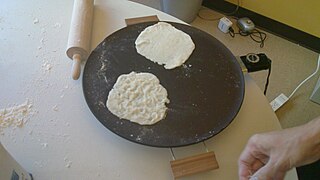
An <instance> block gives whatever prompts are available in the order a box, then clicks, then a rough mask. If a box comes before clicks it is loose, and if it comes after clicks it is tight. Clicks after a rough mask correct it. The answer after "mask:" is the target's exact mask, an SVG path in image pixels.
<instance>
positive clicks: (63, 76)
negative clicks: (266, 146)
mask: <svg viewBox="0 0 320 180" xmlns="http://www.w3.org/2000/svg"><path fill="white" fill-rule="evenodd" d="M72 7H73V2H72V1H64V0H57V1H41V0H28V1H26V0H15V1H11V0H3V1H2V2H1V6H0V42H1V43H0V82H1V87H0V109H3V108H8V107H10V106H12V105H14V104H16V105H18V104H22V103H23V102H25V100H26V99H29V101H30V102H31V103H32V104H33V107H32V110H33V111H34V112H35V113H34V115H32V116H31V117H29V119H28V121H27V123H26V124H24V125H23V127H22V128H18V127H16V128H12V127H11V128H5V129H4V130H3V131H2V133H1V135H0V141H1V143H2V144H3V145H4V146H5V147H6V149H7V150H8V151H9V152H10V153H11V154H12V155H13V156H14V157H15V159H16V160H17V161H18V162H19V163H20V164H21V165H22V166H23V167H24V168H25V169H26V170H27V171H29V172H31V173H32V174H33V176H34V178H35V179H36V180H37V179H113V180H114V179H139V180H140V179H159V180H163V179H172V173H171V170H170V164H169V161H170V160H171V154H170V151H169V149H166V148H153V147H147V146H143V145H138V144H134V143H132V142H129V141H127V140H125V139H122V138H121V137H118V136H117V135H115V134H113V133H112V132H110V131H109V130H107V129H106V128H105V127H104V126H103V125H102V124H101V123H100V122H99V121H98V120H96V118H95V117H94V116H93V114H92V113H91V112H90V110H89V108H88V106H87V104H86V102H85V99H84V96H83V93H82V81H81V77H80V80H78V81H74V80H72V78H71V72H70V71H71V65H72V61H71V60H69V59H68V58H67V56H66V55H65V48H66V46H67V40H68V32H69V24H70V21H71V13H72ZM148 15H157V16H158V17H159V19H160V20H163V21H175V22H181V21H179V20H178V19H176V18H174V17H172V16H169V15H166V14H164V13H162V12H160V11H157V10H155V9H152V8H149V7H146V6H143V5H140V4H136V3H133V2H130V1H124V0H117V1H114V0H100V1H98V0H96V1H95V9H94V22H93V35H92V43H91V45H92V47H95V46H96V45H98V44H99V43H100V42H101V41H102V40H103V39H104V38H105V37H106V36H108V35H109V34H111V33H112V32H114V31H116V30H118V29H120V28H123V27H125V21H124V19H125V18H132V17H139V16H148ZM245 83H246V86H245V88H246V89H245V98H244V102H243V105H242V107H241V110H240V112H239V114H238V115H237V117H236V118H235V120H234V121H233V122H232V123H231V124H230V126H228V127H227V128H226V129H225V130H224V131H223V132H222V133H220V134H218V135H217V136H215V137H213V138H211V139H210V140H208V141H206V144H207V146H208V148H209V149H210V150H213V151H214V152H215V154H216V158H217V160H218V162H219V165H220V168H219V169H217V170H214V171H210V172H206V173H202V174H199V175H194V176H191V177H188V178H184V179H237V170H238V167H237V159H238V157H239V155H240V153H241V151H242V149H243V147H244V146H245V144H246V142H247V140H248V138H249V137H250V136H251V135H253V134H255V133H258V132H264V131H270V130H276V129H280V124H279V122H278V119H277V117H276V116H275V114H274V113H273V111H272V109H271V107H270V106H269V103H268V101H267V99H266V98H265V97H264V96H263V94H262V92H261V91H260V89H259V88H258V87H257V86H256V84H255V83H254V82H253V81H252V79H251V78H250V76H249V75H245ZM174 152H175V155H176V157H177V158H179V157H185V156H190V155H194V154H197V153H202V152H205V149H204V147H203V145H202V144H197V145H192V146H187V147H183V148H175V149H174ZM287 179H290V180H291V179H297V177H296V173H295V171H291V172H290V173H289V174H288V175H287Z"/></svg>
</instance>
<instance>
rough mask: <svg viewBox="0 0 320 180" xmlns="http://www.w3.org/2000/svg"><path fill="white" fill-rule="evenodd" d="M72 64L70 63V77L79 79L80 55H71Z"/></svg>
mask: <svg viewBox="0 0 320 180" xmlns="http://www.w3.org/2000/svg"><path fill="white" fill-rule="evenodd" d="M72 59H73V65H72V78H73V79H74V80H77V79H79V76H80V72H81V56H80V54H74V55H73V56H72Z"/></svg>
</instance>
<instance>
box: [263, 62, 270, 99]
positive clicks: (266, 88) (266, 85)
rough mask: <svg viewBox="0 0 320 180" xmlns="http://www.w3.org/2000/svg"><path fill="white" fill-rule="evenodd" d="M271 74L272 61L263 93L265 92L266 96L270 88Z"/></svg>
mask: <svg viewBox="0 0 320 180" xmlns="http://www.w3.org/2000/svg"><path fill="white" fill-rule="evenodd" d="M270 74H271V63H270V66H269V68H268V76H267V80H266V84H265V85H264V91H263V94H264V95H265V96H266V95H267V90H268V85H269V78H270Z"/></svg>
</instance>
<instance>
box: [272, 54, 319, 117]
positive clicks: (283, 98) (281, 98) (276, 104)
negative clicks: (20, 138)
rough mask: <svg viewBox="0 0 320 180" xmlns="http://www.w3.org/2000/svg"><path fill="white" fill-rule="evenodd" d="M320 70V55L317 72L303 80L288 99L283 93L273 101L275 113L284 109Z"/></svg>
mask: <svg viewBox="0 0 320 180" xmlns="http://www.w3.org/2000/svg"><path fill="white" fill-rule="evenodd" d="M319 68H320V55H319V57H318V64H317V68H316V70H315V71H314V72H313V73H312V74H311V75H310V76H308V77H307V78H306V79H305V80H303V81H302V82H301V83H300V84H299V85H298V86H297V87H296V88H295V89H294V90H293V92H292V93H291V94H290V96H289V97H287V96H286V95H284V94H283V93H281V94H280V95H279V96H278V97H276V98H275V99H274V100H273V101H271V102H270V105H271V107H272V109H273V111H277V110H278V109H279V108H280V107H282V106H283V105H284V104H285V103H286V102H287V101H288V100H289V99H290V98H292V97H293V95H294V94H295V93H296V92H297V91H298V89H299V88H300V87H301V86H302V85H303V84H304V83H305V82H307V81H308V80H309V79H311V78H312V77H313V76H314V75H316V74H317V72H318V71H319Z"/></svg>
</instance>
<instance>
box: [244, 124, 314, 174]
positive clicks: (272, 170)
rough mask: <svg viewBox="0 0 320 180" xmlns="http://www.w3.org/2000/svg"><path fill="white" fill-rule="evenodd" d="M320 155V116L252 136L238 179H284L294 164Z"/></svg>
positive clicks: (297, 164)
mask: <svg viewBox="0 0 320 180" xmlns="http://www.w3.org/2000/svg"><path fill="white" fill-rule="evenodd" d="M319 158H320V118H318V119H317V120H314V121H311V122H310V123H308V124H306V125H303V126H299V127H295V128H290V129H285V130H281V131H274V132H270V133H264V134H256V135H254V136H252V137H251V138H250V139H249V141H248V144H247V145H246V147H245V149H244V151H243V152H242V154H241V155H240V158H239V161H238V164H239V179H240V180H247V179H256V180H269V179H275V180H282V179H284V177H285V174H286V172H287V171H288V170H290V169H291V168H293V167H297V166H301V165H305V164H308V163H312V162H314V161H316V160H318V159H319Z"/></svg>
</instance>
